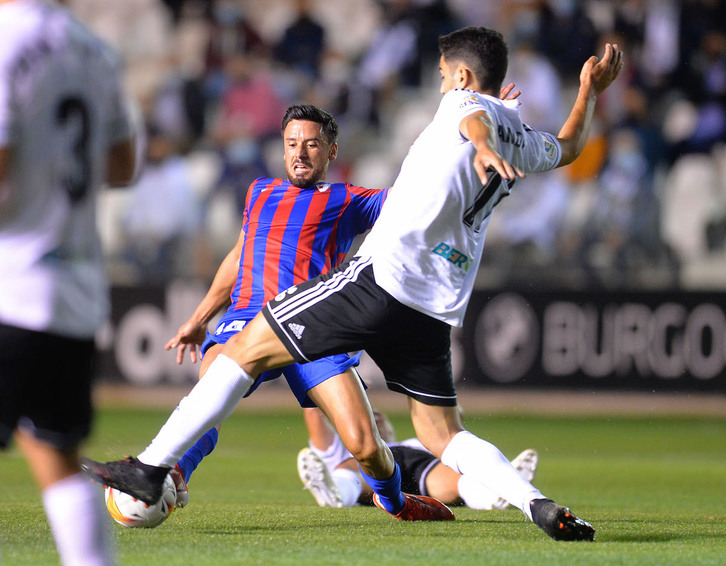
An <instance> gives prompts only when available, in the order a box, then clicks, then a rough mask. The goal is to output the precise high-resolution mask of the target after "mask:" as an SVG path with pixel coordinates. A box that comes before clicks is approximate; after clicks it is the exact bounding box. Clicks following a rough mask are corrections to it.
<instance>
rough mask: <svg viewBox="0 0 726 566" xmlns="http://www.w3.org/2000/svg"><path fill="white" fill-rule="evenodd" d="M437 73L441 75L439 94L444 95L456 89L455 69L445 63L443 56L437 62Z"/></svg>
mask: <svg viewBox="0 0 726 566" xmlns="http://www.w3.org/2000/svg"><path fill="white" fill-rule="evenodd" d="M439 73H441V88H440V89H439V91H440V92H441V94H446V93H447V92H449V91H450V90H452V89H455V88H457V84H456V69H455V68H452V67H451V66H450V65H449V64H448V63H447V62H446V60H445V59H444V56H443V55H442V56H441V59H440V60H439Z"/></svg>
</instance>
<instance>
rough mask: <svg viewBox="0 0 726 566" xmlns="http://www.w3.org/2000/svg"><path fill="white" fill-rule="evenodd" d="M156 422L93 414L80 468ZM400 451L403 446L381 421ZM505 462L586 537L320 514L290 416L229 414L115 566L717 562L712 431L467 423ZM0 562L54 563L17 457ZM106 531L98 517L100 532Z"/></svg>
mask: <svg viewBox="0 0 726 566" xmlns="http://www.w3.org/2000/svg"><path fill="white" fill-rule="evenodd" d="M167 416H168V411H159V410H120V409H119V410H109V409H107V410H104V411H103V412H101V413H99V415H98V420H97V426H96V431H95V434H94V436H93V438H92V439H91V442H89V444H88V445H87V446H86V454H87V455H89V456H91V457H94V458H97V459H104V460H105V459H115V458H119V457H121V456H123V455H124V454H137V453H138V452H140V451H141V450H142V449H143V448H144V446H145V443H146V442H148V441H149V440H150V439H151V438H152V436H153V435H154V434H155V433H156V431H157V430H158V428H159V427H160V426H161V425H162V424H163V422H164V421H165V419H166V417H167ZM393 422H394V424H395V425H396V429H397V432H398V436H399V438H405V437H407V436H410V435H411V433H412V429H411V425H410V421H409V420H408V417H407V416H403V415H395V416H394V418H393ZM466 423H467V426H468V428H469V429H470V430H472V431H473V432H475V433H477V434H479V435H481V436H483V437H485V438H487V439H489V440H491V441H493V442H494V443H495V444H497V445H498V446H499V447H500V448H501V449H502V451H503V452H504V453H505V454H506V455H507V456H509V457H514V456H515V455H516V454H517V453H519V451H520V450H522V449H524V448H528V447H533V448H536V449H537V450H538V451H539V454H540V469H539V471H538V474H537V477H536V478H535V484H536V485H537V486H538V487H539V488H540V489H541V490H542V491H543V492H544V493H545V494H546V495H548V496H550V497H552V498H554V499H555V500H557V501H559V502H561V503H564V504H567V505H569V506H570V507H571V508H572V509H573V511H574V512H575V513H576V514H578V515H580V516H581V517H583V518H585V519H587V520H589V521H590V522H592V524H593V525H594V526H595V528H596V529H597V534H596V542H595V543H593V544H588V543H558V542H555V541H553V540H551V539H549V538H548V537H547V536H546V535H544V533H542V532H541V531H540V530H539V529H538V528H537V527H535V526H534V525H532V524H531V523H529V522H526V521H525V520H524V516H523V515H522V514H521V513H520V512H519V511H517V510H513V509H510V510H508V511H491V512H486V511H472V510H469V509H464V508H456V509H455V512H456V515H457V521H455V522H445V523H428V524H425V523H401V522H398V521H394V520H393V519H391V518H390V517H388V516H386V515H385V514H383V513H382V512H381V511H379V510H377V509H374V508H362V507H358V508H352V509H323V508H320V507H318V506H317V505H316V504H315V501H314V500H313V498H312V497H311V496H310V495H309V494H308V493H307V492H306V491H304V490H303V489H302V487H301V483H300V480H299V479H298V477H297V472H296V468H295V459H296V455H297V452H298V450H299V449H300V448H302V447H303V446H304V445H305V442H306V435H305V430H304V425H303V422H302V418H301V416H300V414H299V413H297V412H295V413H290V412H282V413H272V412H271V413H269V414H264V413H255V414H245V413H244V412H239V413H235V414H234V415H233V416H232V417H231V418H230V419H229V420H228V421H227V422H226V423H225V424H224V426H223V427H222V431H221V435H220V442H219V444H218V446H217V450H216V451H215V453H214V454H213V456H212V457H210V458H208V459H207V460H205V462H204V463H203V464H202V466H201V467H200V468H199V469H198V470H197V471H196V472H195V474H194V476H193V477H192V480H191V483H190V504H189V506H188V507H186V508H184V509H181V510H178V511H175V512H174V513H173V514H172V516H171V517H170V518H169V520H167V522H166V523H164V524H163V525H162V526H161V527H159V528H157V529H152V530H142V529H124V528H122V527H119V526H116V525H115V524H113V525H110V528H112V529H113V531H114V535H115V537H116V541H117V550H118V558H119V562H120V563H121V564H126V565H135V564H139V565H144V566H150V565H155V564H162V565H165V566H171V565H175V564H179V565H184V566H187V565H189V564H205V565H206V564H214V565H226V564H291V565H296V566H300V565H304V564H341V565H342V564H345V565H348V564H376V565H377V566H382V565H386V564H392V565H393V564H395V565H400V564H417V565H418V564H436V565H443V564H455V565H457V566H460V565H466V564H487V565H498V564H503V565H504V564H506V565H507V566H511V565H512V564H518V563H519V564H549V563H565V562H566V563H570V564H578V565H583V564H584V565H587V564H593V565H595V564H596V565H611V564H612V565H615V564H628V565H637V564H653V565H656V564H657V565H671V564H684V565H685V564H688V565H696V564H713V565H716V564H721V565H722V564H726V511H725V510H724V504H725V503H726V497H725V496H724V485H725V483H724V482H725V480H726V418H724V419H719V418H703V419H699V418H690V417H689V418H665V417H657V418H651V417H647V418H642V419H636V418H603V417H592V418H579V417H578V418H574V417H573V418H553V417H522V416H506V415H505V416H496V417H477V416H475V415H472V414H467V418H466ZM0 459H1V466H0V467H1V469H2V473H1V474H0V476H1V477H2V487H0V526H1V530H0V537H2V538H1V541H2V547H1V552H2V554H1V555H0V562H1V563H2V564H8V565H34V566H37V565H39V564H40V565H44V564H57V563H58V560H57V557H56V554H55V550H54V547H53V545H52V543H51V539H50V532H49V529H48V527H47V524H46V522H45V515H44V513H43V508H42V505H41V502H40V498H39V495H38V493H37V491H36V488H35V486H34V484H33V483H32V482H31V480H30V479H29V476H28V472H27V468H26V465H25V463H24V461H23V460H22V459H21V457H20V455H19V453H18V452H17V451H16V450H15V449H11V450H10V451H9V452H8V453H7V454H6V455H4V456H0ZM109 521H110V519H109Z"/></svg>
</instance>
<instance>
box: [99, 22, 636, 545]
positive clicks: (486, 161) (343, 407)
mask: <svg viewBox="0 0 726 566" xmlns="http://www.w3.org/2000/svg"><path fill="white" fill-rule="evenodd" d="M439 48H440V51H441V60H440V71H441V89H440V90H441V93H442V94H443V98H442V100H441V104H440V106H439V110H438V112H437V113H436V115H435V116H434V118H433V120H432V122H431V123H430V124H429V125H428V126H427V127H426V129H425V130H424V131H423V132H422V134H421V135H420V136H419V137H418V139H417V140H416V141H415V142H414V144H413V146H412V147H411V149H410V151H409V153H408V155H407V156H406V159H405V160H404V162H403V165H402V166H401V172H400V174H399V176H398V178H397V179H396V182H395V183H394V185H393V187H392V189H391V191H390V193H389V196H388V198H387V200H386V202H385V203H384V205H383V207H382V209H381V214H380V216H379V218H378V220H377V221H376V223H375V225H374V226H373V228H372V230H371V232H370V234H369V235H368V237H367V238H366V239H365V241H364V242H363V244H362V246H361V248H360V249H359V251H358V255H357V257H355V258H353V259H352V260H350V261H348V262H346V263H343V264H342V265H340V266H339V267H337V268H336V269H333V270H332V271H330V272H329V273H327V274H325V275H322V276H319V277H316V278H315V279H312V280H310V281H307V282H305V283H302V284H299V285H296V286H294V287H291V288H290V289H288V290H287V291H284V292H282V293H280V294H279V295H277V297H275V298H274V299H273V300H271V301H270V302H269V303H267V305H266V306H265V307H264V308H263V310H262V312H261V313H260V314H259V315H257V316H256V317H255V318H254V319H253V320H252V321H251V322H250V323H249V324H248V325H247V326H246V327H245V328H244V330H242V331H241V332H239V333H238V334H236V335H234V336H233V337H232V338H231V339H230V340H229V341H228V342H227V343H226V344H225V345H224V347H223V348H222V350H221V351H220V353H219V355H218V356H217V358H216V359H215V360H214V362H213V363H212V364H211V365H210V366H209V369H208V370H207V372H206V374H205V376H204V378H203V379H202V380H201V381H199V383H198V384H197V385H196V386H195V387H194V389H193V390H192V391H191V393H190V394H189V395H188V396H187V397H186V399H185V401H184V403H180V405H179V406H178V407H177V409H176V410H175V411H174V413H173V414H172V415H171V416H170V417H169V420H168V421H167V422H166V424H165V425H164V426H163V427H162V429H161V430H160V431H159V434H158V435H157V436H156V437H155V438H154V440H153V441H152V443H151V444H150V445H149V446H148V447H147V448H146V450H144V451H143V452H142V453H141V454H139V457H138V459H135V458H131V459H128V460H122V461H116V462H109V463H106V464H100V463H89V464H88V465H87V466H86V469H88V471H89V472H90V473H92V474H93V475H94V476H95V477H97V478H99V479H100V480H101V481H103V482H104V483H107V484H108V483H109V482H113V484H114V487H117V488H119V489H122V490H123V491H127V492H136V493H143V494H145V496H146V497H148V498H150V499H152V500H154V501H155V500H156V499H158V497H159V496H160V494H161V487H162V485H163V481H164V477H165V475H166V473H168V471H169V469H171V466H173V465H174V464H175V463H176V461H177V460H178V459H179V457H180V456H181V455H182V454H183V453H184V451H185V450H186V449H187V448H189V447H190V446H191V445H192V444H193V443H194V441H195V440H196V439H197V438H199V437H200V436H201V435H202V434H204V433H205V432H206V431H207V430H208V429H209V428H210V427H211V426H214V425H217V424H219V423H220V422H221V421H222V420H223V419H224V418H226V417H227V416H228V415H229V414H230V413H231V412H232V410H233V409H234V407H236V405H237V403H238V402H239V401H240V399H242V397H243V396H244V394H245V393H246V392H247V391H248V390H249V389H250V388H251V387H252V385H253V384H254V382H255V380H256V379H257V378H258V376H259V375H260V374H261V372H263V371H265V370H267V369H270V368H274V367H279V366H282V365H286V364H289V363H291V362H293V361H295V362H299V363H301V362H307V361H311V360H315V359H318V358H320V357H322V356H326V355H330V354H333V353H339V352H350V351H357V350H361V349H364V350H366V351H367V352H368V354H369V355H370V356H371V358H372V359H373V361H374V362H376V364H377V365H378V366H379V367H380V368H381V369H382V370H383V374H384V376H385V378H386V382H387V384H388V387H389V389H392V390H394V391H398V392H401V393H403V394H405V395H407V396H408V403H409V409H410V414H411V419H412V422H413V424H414V428H415V430H416V436H417V437H418V438H419V439H420V440H421V442H422V443H423V444H424V446H426V448H428V449H429V450H430V451H431V452H432V453H433V454H434V455H435V456H436V457H438V458H440V459H441V461H442V462H443V463H444V464H445V465H447V466H449V467H450V468H452V469H453V470H455V471H456V472H458V473H460V474H462V475H464V476H466V475H473V476H475V477H476V478H478V479H479V481H481V482H483V483H484V484H485V485H487V486H488V487H489V488H490V489H491V490H492V491H493V492H495V493H496V494H497V495H498V496H499V497H502V498H503V499H505V500H507V501H509V502H510V503H511V504H512V505H514V506H516V507H518V508H519V509H520V510H521V511H522V512H523V513H524V514H525V515H526V516H527V517H528V518H529V519H530V520H532V521H533V522H534V523H535V524H536V525H537V526H539V527H540V528H541V529H542V530H544V531H545V533H547V534H548V535H549V536H551V537H552V538H554V539H556V540H568V541H569V540H593V538H594V533H595V532H594V529H593V528H592V526H591V525H589V524H588V523H587V522H585V521H582V520H581V519H578V518H577V517H575V516H574V515H573V514H572V513H571V512H570V510H569V509H568V508H567V507H564V506H561V505H558V504H556V503H555V502H553V501H551V500H549V499H547V498H545V497H544V495H543V494H542V493H540V492H539V490H537V489H536V488H535V487H534V486H532V484H530V483H529V482H527V481H526V480H525V479H524V478H522V476H521V475H519V473H518V472H517V470H516V469H515V468H514V467H513V466H512V465H511V463H510V462H509V461H508V460H507V459H506V458H505V457H504V455H503V454H502V453H501V452H500V451H499V449H497V448H496V446H494V445H492V444H491V443H489V442H487V441H485V440H483V439H480V438H478V437H476V436H475V435H473V434H471V433H470V432H468V431H466V430H465V429H464V427H463V424H462V422H461V418H460V416H459V412H458V409H457V398H456V390H455V388H454V382H453V376H452V373H451V354H450V351H449V349H450V343H451V342H450V332H451V326H460V325H461V324H462V320H463V317H464V312H465V310H466V306H467V303H468V301H469V297H470V295H471V291H472V288H473V284H474V279H475V276H476V272H477V270H478V267H479V262H480V260H481V253H482V247H483V245H484V236H485V233H486V226H487V223H488V221H489V215H490V214H491V212H492V209H493V207H494V206H495V205H496V204H497V203H498V202H499V200H500V199H501V198H503V197H504V196H506V194H508V192H509V191H510V189H511V185H512V183H513V181H514V180H515V178H516V177H517V176H522V175H524V174H525V173H534V172H537V171H546V170H549V169H554V168H556V167H560V166H563V165H567V164H569V163H571V162H572V161H574V160H575V159H576V158H577V157H578V155H579V154H580V153H581V151H582V149H583V147H584V145H585V142H586V140H587V137H588V135H589V132H590V126H591V123H592V118H593V114H594V109H595V103H596V100H597V97H598V95H599V94H600V93H601V92H602V91H603V90H605V89H606V88H607V87H608V86H609V85H610V84H611V83H612V81H613V80H615V78H616V77H617V76H618V74H619V73H620V70H621V68H622V64H623V63H622V52H621V51H620V50H619V49H618V48H617V46H613V45H610V44H608V45H606V46H605V53H604V55H603V57H602V59H598V58H597V57H594V56H593V57H590V58H589V59H588V60H587V61H586V62H585V64H584V65H583V68H582V71H581V73H580V88H579V91H578V95H577V98H576V100H575V103H574V105H573V107H572V110H571V112H570V115H569V117H568V119H567V120H566V122H565V124H564V125H563V126H562V129H561V130H560V132H559V134H558V135H556V136H555V135H553V134H548V133H545V132H539V131H535V130H532V129H531V128H528V127H527V126H526V125H524V124H523V123H522V121H521V119H520V117H519V110H518V103H517V102H507V101H502V100H499V99H498V98H497V94H498V93H499V89H500V88H501V85H502V83H503V81H504V77H505V75H506V71H507V59H508V53H507V46H506V43H505V42H504V39H503V37H502V36H501V34H499V33H498V32H496V31H494V30H490V29H487V28H480V27H468V28H463V29H461V30H458V31H456V32H453V33H451V34H449V35H447V36H443V37H441V38H440V40H439ZM308 394H309V396H310V398H311V399H313V401H314V402H315V403H316V404H317V405H318V407H320V409H321V410H322V411H323V412H324V413H325V414H326V416H327V417H328V418H329V419H330V420H331V422H332V423H333V424H334V425H335V428H336V430H337V431H338V434H340V436H341V438H343V441H344V444H345V445H346V446H347V447H348V448H349V450H350V451H351V452H352V453H353V454H354V455H355V457H356V460H358V462H360V463H361V464H363V463H364V462H365V463H366V469H368V470H370V471H371V472H372V473H373V476H372V477H370V476H369V477H366V478H365V479H366V482H367V483H368V484H369V485H371V486H372V487H374V489H375V491H376V497H374V502H375V503H376V505H378V506H379V507H381V508H382V509H385V510H386V511H387V512H389V513H391V514H392V515H394V516H395V515H396V510H397V509H401V508H402V506H403V502H402V497H403V496H402V495H401V491H400V476H399V478H398V479H397V478H396V477H395V476H396V473H397V472H396V471H394V472H393V475H392V476H389V475H387V474H391V472H390V470H391V467H392V464H391V462H390V461H389V460H388V458H389V456H387V454H388V451H387V450H385V447H384V446H381V442H380V440H379V436H378V434H377V431H375V430H373V427H371V425H370V417H371V408H370V404H369V403H368V400H367V398H366V397H365V393H364V392H363V390H362V387H361V385H360V383H359V382H358V381H356V380H354V379H347V380H346V379H330V380H328V381H325V382H323V383H321V384H319V385H317V386H316V387H314V388H313V389H311V390H310V391H309V392H308ZM377 439H378V440H377ZM395 469H397V468H396V467H395V466H394V470H395ZM396 485H398V486H399V487H398V488H396V487H395V486H396ZM381 493H384V494H385V496H384V497H381V496H380V494H381Z"/></svg>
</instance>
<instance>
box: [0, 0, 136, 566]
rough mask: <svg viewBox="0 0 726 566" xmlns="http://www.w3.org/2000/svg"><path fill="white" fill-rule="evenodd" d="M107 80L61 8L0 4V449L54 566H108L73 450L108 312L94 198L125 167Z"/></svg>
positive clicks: (115, 79) (130, 156)
mask: <svg viewBox="0 0 726 566" xmlns="http://www.w3.org/2000/svg"><path fill="white" fill-rule="evenodd" d="M118 75H119V73H118V69H117V64H116V61H115V57H114V56H113V54H112V53H111V51H110V50H109V48H108V47H107V46H106V45H105V44H103V43H102V42H101V41H100V40H99V39H98V38H97V37H96V36H94V35H93V34H92V33H91V32H90V31H89V30H87V29H86V27H84V26H83V25H82V24H81V23H80V22H78V21H77V20H76V19H75V18H74V17H73V16H72V15H71V14H70V13H69V12H68V10H67V9H66V8H64V7H63V6H60V5H59V4H57V3H55V2H49V1H46V0H4V1H0V448H4V447H6V446H8V445H9V443H10V441H11V439H12V437H13V434H14V435H15V438H16V440H17V442H18V445H19V447H20V449H21V450H22V452H23V454H24V455H25V457H26V459H27V461H28V463H29V465H30V469H31V470H32V472H33V474H34V476H35V480H36V482H37V483H38V485H39V486H40V489H41V491H42V498H43V505H44V507H45V511H46V515H47V517H48V521H49V523H50V526H51V531H52V533H53V537H54V539H55V543H56V547H57V549H58V551H59V553H60V557H61V561H62V562H63V564H74V565H79V564H89V565H90V564H93V565H102V564H109V563H112V562H113V556H112V552H111V545H110V541H109V539H108V536H107V534H106V532H105V531H106V521H107V519H106V513H105V511H104V509H103V500H102V495H101V492H100V490H98V488H97V486H94V485H93V484H92V482H90V481H89V480H88V478H87V477H86V476H85V475H84V474H83V473H82V472H81V468H80V460H79V446H80V443H81V441H82V440H83V439H84V438H85V437H86V436H87V435H88V433H89V430H90V425H91V417H92V405H91V378H92V375H93V372H92V361H93V357H94V343H93V337H94V334H95V332H96V329H97V328H98V326H99V325H100V324H101V322H102V321H103V320H104V319H105V317H106V315H107V312H108V293H107V285H106V279H105V276H104V270H103V265H102V261H103V258H102V253H101V246H100V240H99V238H98V236H97V232H96V214H95V209H96V192H97V191H98V189H99V188H100V187H101V186H102V185H103V184H104V183H105V182H108V183H110V184H114V185H124V184H128V183H129V182H131V181H132V178H133V175H134V168H135V161H136V157H135V142H134V137H133V131H134V129H133V127H132V120H130V118H129V115H128V112H127V109H128V104H127V102H126V100H125V98H124V97H123V94H122V88H121V83H120V80H119V76H118ZM7 519H8V518H7V517H6V520H7Z"/></svg>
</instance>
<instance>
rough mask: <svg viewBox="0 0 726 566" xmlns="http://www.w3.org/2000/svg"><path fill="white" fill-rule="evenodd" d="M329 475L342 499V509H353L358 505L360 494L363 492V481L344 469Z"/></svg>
mask: <svg viewBox="0 0 726 566" xmlns="http://www.w3.org/2000/svg"><path fill="white" fill-rule="evenodd" d="M331 475H332V476H333V481H334V482H335V485H336V486H338V490H339V491H340V495H341V497H342V498H343V507H353V505H355V504H356V503H358V498H359V497H360V492H361V491H362V490H363V480H362V478H361V477H360V475H359V474H356V473H355V472H354V471H353V470H348V469H346V468H338V469H336V470H333V473H332V474H331Z"/></svg>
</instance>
